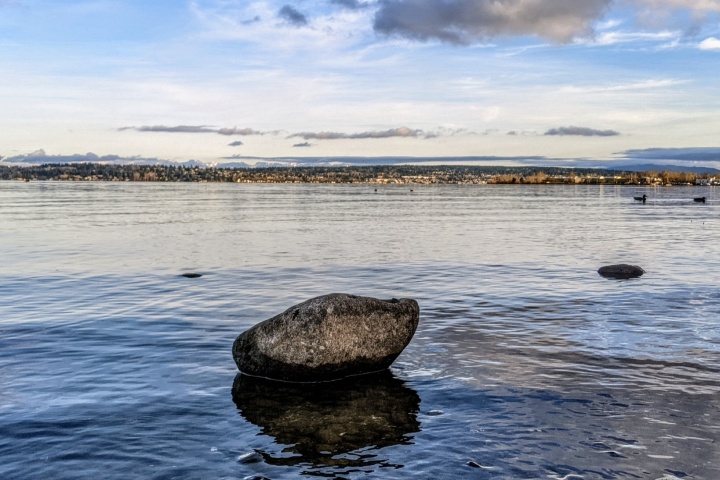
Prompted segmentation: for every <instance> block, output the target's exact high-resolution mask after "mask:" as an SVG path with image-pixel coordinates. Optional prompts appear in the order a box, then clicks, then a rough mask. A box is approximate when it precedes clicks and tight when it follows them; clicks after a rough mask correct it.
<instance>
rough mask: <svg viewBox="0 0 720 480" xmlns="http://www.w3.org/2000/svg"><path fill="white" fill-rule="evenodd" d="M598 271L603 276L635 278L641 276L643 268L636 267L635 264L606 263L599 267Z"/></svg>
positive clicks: (643, 271)
mask: <svg viewBox="0 0 720 480" xmlns="http://www.w3.org/2000/svg"><path fill="white" fill-rule="evenodd" d="M598 273H599V274H600V275H601V276H603V277H605V278H636V277H640V276H642V274H643V273H645V270H643V269H642V268H640V267H638V266H637V265H627V264H624V263H622V264H619V265H607V266H605V267H600V269H598Z"/></svg>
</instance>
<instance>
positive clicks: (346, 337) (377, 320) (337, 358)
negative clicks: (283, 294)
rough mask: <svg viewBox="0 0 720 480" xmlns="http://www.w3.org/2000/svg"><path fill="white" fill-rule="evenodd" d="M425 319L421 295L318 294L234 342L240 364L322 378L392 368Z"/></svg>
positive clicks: (267, 373) (252, 371)
mask: <svg viewBox="0 0 720 480" xmlns="http://www.w3.org/2000/svg"><path fill="white" fill-rule="evenodd" d="M419 319H420V308H419V306H418V304H417V302H416V301H415V300H412V299H409V298H404V299H400V300H398V299H394V298H393V299H391V300H380V299H377V298H371V297H359V296H355V295H348V294H344V293H333V294H330V295H323V296H320V297H316V298H312V299H310V300H307V301H305V302H303V303H300V304H298V305H295V306H293V307H290V308H289V309H287V310H286V311H285V312H283V313H281V314H279V315H276V316H274V317H272V318H270V319H268V320H265V321H264V322H261V323H259V324H257V325H255V326H254V327H252V328H251V329H249V330H247V331H245V332H244V333H242V334H240V335H239V336H238V337H237V338H236V339H235V342H234V343H233V358H234V360H235V363H236V364H237V367H238V369H239V370H240V371H241V372H243V373H245V374H248V375H254V376H259V377H265V378H271V379H274V380H283V381H289V382H321V381H330V380H337V379H340V378H344V377H347V376H352V375H361V374H366V373H371V372H377V371H380V370H384V369H386V368H388V367H389V366H390V365H391V364H392V363H393V362H394V361H395V359H396V358H397V357H398V355H400V353H401V352H402V351H403V349H404V348H405V347H406V346H407V344H408V343H410V340H411V339H412V337H413V335H414V334H415V330H416V329H417V326H418V322H419Z"/></svg>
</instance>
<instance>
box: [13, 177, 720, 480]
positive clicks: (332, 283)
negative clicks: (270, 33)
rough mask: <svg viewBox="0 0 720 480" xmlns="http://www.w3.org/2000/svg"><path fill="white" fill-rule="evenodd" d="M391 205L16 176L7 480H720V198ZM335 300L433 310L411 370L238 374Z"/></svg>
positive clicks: (698, 192)
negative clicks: (286, 314)
mask: <svg viewBox="0 0 720 480" xmlns="http://www.w3.org/2000/svg"><path fill="white" fill-rule="evenodd" d="M374 188H375V187H372V186H367V185H365V186H363V185H325V186H317V185H226V184H149V183H146V184H138V183H132V184H126V183H122V184H119V183H59V182H56V183H54V182H47V183H39V182H30V183H20V182H16V183H10V182H4V183H0V265H1V266H2V281H1V282H0V478H3V479H35V478H52V479H90V478H92V479H97V478H104V479H127V478H148V479H170V478H176V479H207V478H239V479H242V478H247V477H250V478H262V477H265V478H269V479H274V480H276V479H290V478H297V477H299V476H301V475H304V476H310V477H313V476H316V477H323V478H398V479H399V478H408V477H413V478H478V479H484V478H493V479H495V478H508V479H515V478H517V479H531V478H549V479H568V480H569V479H616V478H617V479H626V478H627V479H661V478H662V479H664V480H668V479H676V478H680V479H706V480H716V479H718V478H720V460H718V459H720V319H719V317H720V242H719V241H718V238H719V237H720V220H719V215H720V196H718V191H717V190H715V189H713V188H712V187H704V188H695V187H673V188H647V189H636V188H634V187H607V186H605V187H598V186H577V187H573V186H559V187H552V186H538V187H512V186H508V187H503V186H475V187H465V186H434V187H423V186H414V187H412V191H411V189H410V187H407V186H392V187H391V186H382V187H378V188H377V192H376V191H374ZM642 193H646V194H647V195H648V197H649V199H648V202H647V203H646V204H644V205H643V204H640V203H638V202H635V201H634V200H633V199H632V197H633V196H635V195H642ZM695 196H706V197H707V203H705V204H697V203H695V202H693V201H692V198H693V197H695ZM612 263H632V264H638V265H641V266H642V267H643V268H644V269H645V270H646V271H647V273H646V274H645V275H644V276H643V277H641V278H639V279H633V280H609V279H605V278H602V277H600V276H599V275H598V274H597V273H596V270H597V269H598V268H599V267H600V266H602V265H607V264H612ZM185 272H198V273H201V274H202V275H203V276H202V277H200V278H195V279H190V278H185V277H182V276H180V274H181V273H185ZM332 292H347V293H353V294H359V295H370V296H375V297H380V298H390V297H412V298H415V299H416V300H417V301H418V302H419V304H420V307H421V319H420V326H419V328H418V331H417V333H416V335H415V338H414V339H413V341H412V342H411V343H410V345H409V346H408V347H407V349H406V350H405V351H404V352H403V354H402V355H401V356H400V357H399V358H398V360H397V361H396V362H395V364H394V365H393V367H392V369H391V371H390V372H389V373H387V374H385V375H378V376H372V377H360V378H358V379H354V380H352V381H349V382H340V383H335V384H325V385H318V386H315V387H312V388H311V387H301V388H297V387H295V386H294V385H292V384H272V383H270V384H268V383H267V382H258V381H256V380H254V379H251V378H247V377H243V376H237V377H236V374H237V371H236V367H235V365H234V363H233V360H232V358H231V354H230V348H231V345H232V341H233V340H234V338H235V336H236V335H238V334H239V333H241V332H242V331H244V330H245V329H247V328H248V327H250V326H252V325H254V324H255V323H257V322H259V321H261V320H264V319H266V318H269V317H271V316H273V315H275V314H277V313H279V312H281V311H283V310H285V309H286V308H288V307H290V306H291V305H293V304H295V303H298V302H300V301H303V300H306V299H308V298H310V297H313V296H316V295H321V294H326V293H332Z"/></svg>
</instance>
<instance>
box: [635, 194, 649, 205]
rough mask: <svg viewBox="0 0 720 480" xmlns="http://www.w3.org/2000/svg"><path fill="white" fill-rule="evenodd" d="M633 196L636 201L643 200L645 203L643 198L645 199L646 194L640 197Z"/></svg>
mask: <svg viewBox="0 0 720 480" xmlns="http://www.w3.org/2000/svg"><path fill="white" fill-rule="evenodd" d="M633 198H634V199H635V200H637V201H638V202H643V203H645V200H647V195H643V196H642V197H633Z"/></svg>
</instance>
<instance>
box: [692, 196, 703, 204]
mask: <svg viewBox="0 0 720 480" xmlns="http://www.w3.org/2000/svg"><path fill="white" fill-rule="evenodd" d="M693 201H694V202H697V203H705V197H695V198H693Z"/></svg>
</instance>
